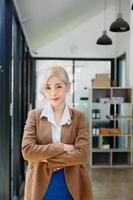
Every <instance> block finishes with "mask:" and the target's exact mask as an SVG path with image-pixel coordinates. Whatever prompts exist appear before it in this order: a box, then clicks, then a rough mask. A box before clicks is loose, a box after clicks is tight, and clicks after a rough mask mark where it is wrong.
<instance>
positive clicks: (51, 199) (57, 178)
mask: <svg viewBox="0 0 133 200" xmlns="http://www.w3.org/2000/svg"><path fill="white" fill-rule="evenodd" d="M43 200H73V198H72V196H71V194H70V192H69V191H68V188H67V185H66V181H65V174H64V169H60V170H58V171H56V172H54V173H53V174H52V176H51V180H50V183H49V185H48V189H47V191H46V193H45V195H44V197H43Z"/></svg>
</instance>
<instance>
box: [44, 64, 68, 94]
mask: <svg viewBox="0 0 133 200" xmlns="http://www.w3.org/2000/svg"><path fill="white" fill-rule="evenodd" d="M52 76H55V77H57V78H58V79H59V80H61V81H62V82H63V83H65V84H66V85H68V84H69V83H70V82H69V77H68V74H67V71H66V70H65V69H64V68H63V67H61V66H56V65H55V66H53V67H50V68H48V69H47V70H46V71H45V73H44V75H43V81H42V84H41V93H42V94H43V95H44V87H45V85H46V84H47V82H48V79H49V78H51V77H52Z"/></svg>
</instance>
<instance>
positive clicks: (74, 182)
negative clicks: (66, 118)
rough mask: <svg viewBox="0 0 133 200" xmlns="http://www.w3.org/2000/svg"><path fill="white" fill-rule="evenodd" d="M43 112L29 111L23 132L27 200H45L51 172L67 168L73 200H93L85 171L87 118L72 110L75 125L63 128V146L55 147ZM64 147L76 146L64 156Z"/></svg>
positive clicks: (39, 110) (37, 110) (56, 145)
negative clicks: (64, 145) (67, 145)
mask: <svg viewBox="0 0 133 200" xmlns="http://www.w3.org/2000/svg"><path fill="white" fill-rule="evenodd" d="M41 112H42V109H34V110H32V111H30V112H29V114H28V118H27V121H26V125H25V128H24V136H23V140H22V154H23V157H24V159H25V160H27V161H28V169H27V172H26V182H25V197H24V200H42V198H43V196H44V193H45V192H46V190H47V187H48V184H49V181H50V177H51V174H52V172H53V171H55V170H58V168H60V167H64V171H65V178H66V183H67V187H68V189H69V191H70V193H71V195H72V196H73V199H74V200H92V199H93V198H92V189H91V183H90V180H89V175H88V169H87V167H86V162H87V159H88V147H89V144H88V131H87V125H86V120H85V117H84V114H83V113H82V112H80V111H77V110H75V109H70V115H71V120H72V121H71V123H70V124H66V125H64V126H62V129H61V142H62V143H61V144H54V143H52V136H51V125H50V123H49V122H48V120H47V118H46V117H42V118H40V114H41ZM63 143H66V144H74V146H75V149H74V150H73V151H71V152H69V153H68V152H64V148H63ZM44 160H47V161H48V162H47V163H46V162H44ZM62 200H63V199H62Z"/></svg>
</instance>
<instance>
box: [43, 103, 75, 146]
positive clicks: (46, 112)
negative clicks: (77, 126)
mask: <svg viewBox="0 0 133 200" xmlns="http://www.w3.org/2000/svg"><path fill="white" fill-rule="evenodd" d="M43 116H44V117H47V119H48V121H49V122H50V123H51V125H52V141H53V143H60V142H61V127H62V125H64V124H67V123H69V124H70V122H71V117H70V112H69V108H68V105H66V106H65V109H64V112H63V114H62V117H61V120H60V123H59V125H57V124H56V121H55V118H54V112H53V109H52V106H51V104H50V103H46V105H45V107H44V109H43V111H42V113H41V116H40V117H43Z"/></svg>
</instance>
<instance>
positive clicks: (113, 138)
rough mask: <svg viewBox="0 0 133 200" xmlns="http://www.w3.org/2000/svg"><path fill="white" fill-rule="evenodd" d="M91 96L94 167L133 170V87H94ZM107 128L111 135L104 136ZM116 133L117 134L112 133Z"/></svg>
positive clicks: (90, 92)
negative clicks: (132, 168) (130, 168)
mask: <svg viewBox="0 0 133 200" xmlns="http://www.w3.org/2000/svg"><path fill="white" fill-rule="evenodd" d="M89 96H90V110H89V129H90V130H89V132H90V144H91V148H90V165H91V167H132V166H133V131H132V128H133V123H132V118H133V117H132V116H133V100H132V99H133V90H132V88H120V87H108V88H101V87H100V88H98V87H95V88H91V89H90V90H89ZM105 128H106V130H111V131H112V132H111V133H108V132H106V131H105V134H103V133H102V131H101V130H102V129H105ZM114 130H117V131H118V133H117V132H116V133H115V134H113V131H114ZM106 133H108V134H106Z"/></svg>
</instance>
